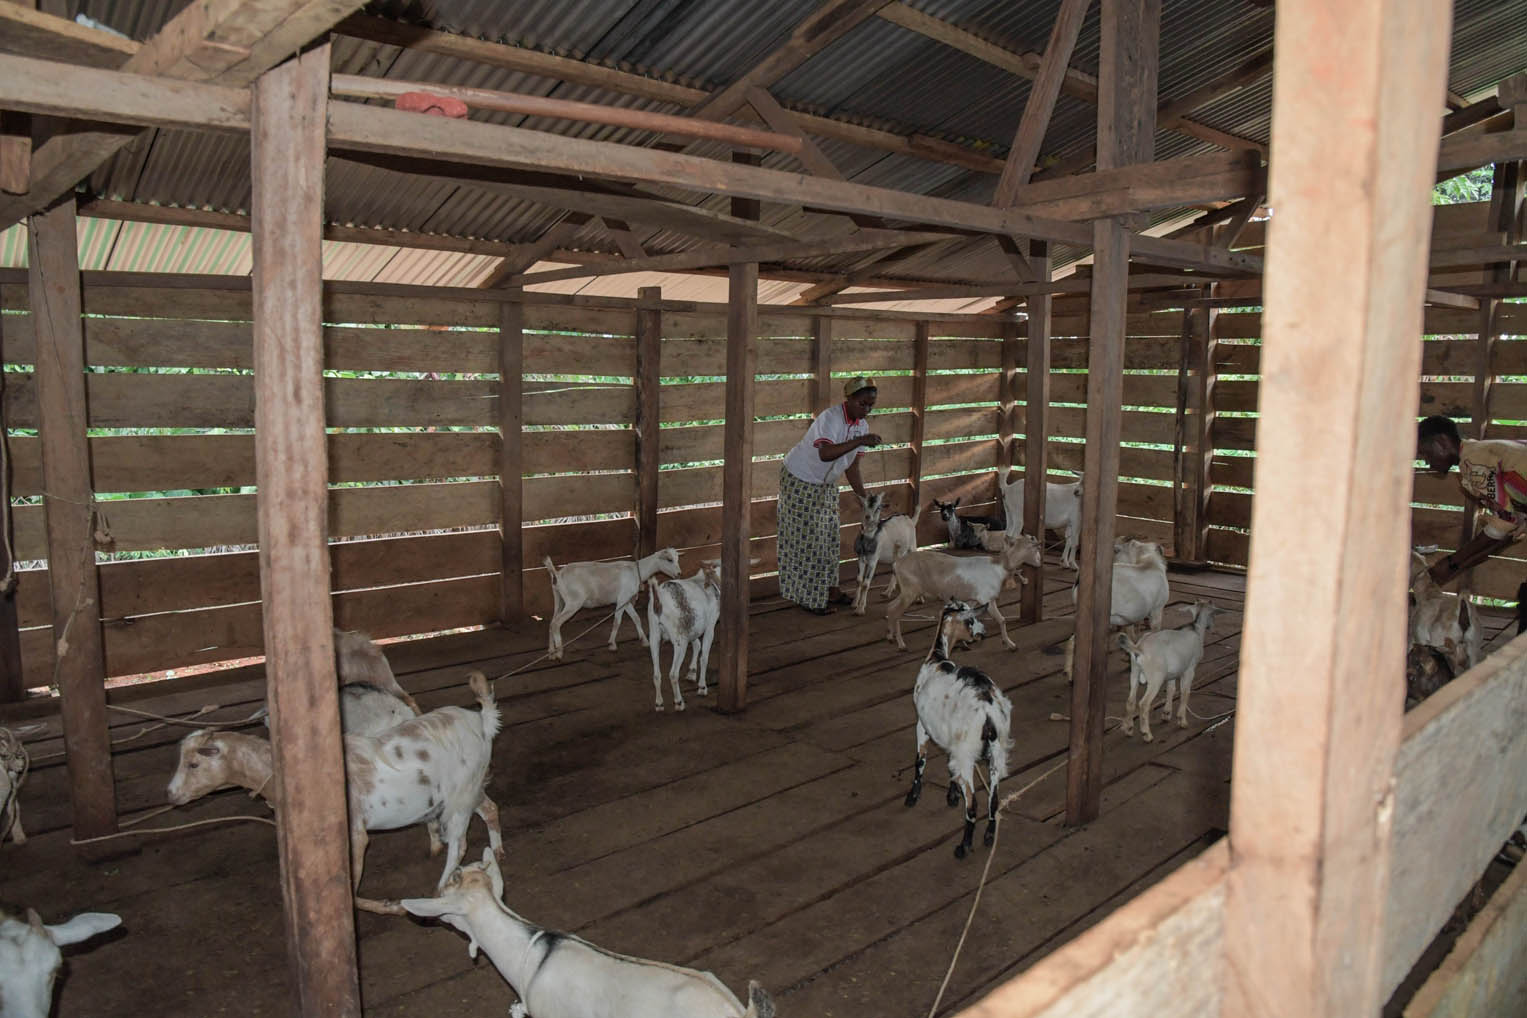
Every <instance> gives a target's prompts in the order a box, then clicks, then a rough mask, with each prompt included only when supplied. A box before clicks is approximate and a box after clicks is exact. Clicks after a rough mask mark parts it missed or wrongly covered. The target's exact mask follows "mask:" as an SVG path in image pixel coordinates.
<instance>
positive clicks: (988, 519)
mask: <svg viewBox="0 0 1527 1018" xmlns="http://www.w3.org/2000/svg"><path fill="white" fill-rule="evenodd" d="M959 504H960V500H959V499H955V500H954V501H953V502H940V501H939V500H938V499H934V500H933V511H934V512H936V513H938V515H939V518H940V519H942V520H943V521H944V526H945V528H946V529H947V530H948V531H949V547H950V548H951V549H952V550H954V551H961V550H969V549H979V548H980V547H981V539H980V538H979V537H977V536H976V532H975V529H974V524H977V523H981V524H985V526H986V529H987V530H1005V529H1006V528H1007V521H1006V520H1004V519H1003V518H1002V517H1000V516H959V515H957V514H956V513H955V509H956V508H957V507H958V506H959ZM1014 529H1015V530H1016V529H1017V528H1016V527H1014Z"/></svg>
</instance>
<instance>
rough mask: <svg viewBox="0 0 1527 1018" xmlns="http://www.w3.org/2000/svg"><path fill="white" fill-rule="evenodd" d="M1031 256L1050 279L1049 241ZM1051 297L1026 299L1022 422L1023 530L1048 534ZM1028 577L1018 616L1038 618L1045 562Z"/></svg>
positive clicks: (1033, 247) (1032, 247) (1036, 244)
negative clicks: (1026, 326)
mask: <svg viewBox="0 0 1527 1018" xmlns="http://www.w3.org/2000/svg"><path fill="white" fill-rule="evenodd" d="M1029 261H1030V263H1032V264H1033V265H1034V266H1036V268H1037V270H1038V274H1039V279H1038V280H1037V282H1042V283H1048V282H1049V281H1050V245H1049V244H1047V243H1045V242H1044V241H1042V240H1036V241H1031V242H1030V243H1029ZM1052 299H1053V298H1052V297H1051V296H1050V295H1049V294H1047V293H1045V294H1039V295H1037V296H1032V297H1030V298H1029V299H1028V304H1027V307H1028V312H1029V341H1028V357H1027V361H1026V363H1025V368H1026V370H1025V379H1024V381H1025V392H1024V408H1023V410H1024V422H1023V463H1024V466H1023V476H1024V477H1025V478H1026V480H1025V481H1024V484H1023V532H1024V533H1025V534H1030V535H1032V536H1034V537H1036V538H1038V539H1039V543H1040V544H1041V545H1043V544H1044V538H1045V493H1046V492H1047V491H1048V486H1049V483H1050V482H1049V476H1050V471H1049V467H1050V442H1049V438H1050V425H1049V408H1050V331H1051V329H1050V306H1051V301H1052ZM1025 568H1026V569H1027V571H1028V577H1029V582H1028V583H1027V584H1026V585H1025V586H1024V588H1023V596H1022V599H1021V600H1020V602H1019V616H1018V617H1019V618H1020V619H1021V620H1022V621H1024V622H1029V623H1034V622H1038V621H1040V620H1041V619H1043V618H1044V590H1045V572H1044V565H1043V563H1041V564H1040V565H1039V566H1037V567H1033V568H1029V567H1025Z"/></svg>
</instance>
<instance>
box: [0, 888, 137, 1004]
mask: <svg viewBox="0 0 1527 1018" xmlns="http://www.w3.org/2000/svg"><path fill="white" fill-rule="evenodd" d="M121 924H122V920H121V919H120V918H119V917H118V916H115V915H112V914H111V913H110V912H81V913H80V914H79V915H77V916H75V917H74V918H73V919H70V920H69V921H68V922H63V923H58V924H56V925H52V926H50V925H47V924H45V923H44V922H43V921H42V917H41V916H39V915H38V914H37V912H36V911H34V910H33V909H30V908H29V909H27V910H26V914H25V915H16V914H13V913H11V912H9V911H7V910H6V909H5V908H3V907H0V1016H4V1018H48V1015H49V1014H50V1013H51V1012H52V1010H53V981H54V980H55V979H57V978H58V971H59V969H61V968H62V967H63V964H64V958H63V955H62V954H61V953H60V952H59V950H58V949H59V948H60V947H68V946H69V945H70V944H78V943H80V942H81V941H84V940H89V939H90V938H91V937H93V936H95V935H96V934H98V933H105V932H106V931H107V930H112V929H116V928H117V927H118V926H120V925H121Z"/></svg>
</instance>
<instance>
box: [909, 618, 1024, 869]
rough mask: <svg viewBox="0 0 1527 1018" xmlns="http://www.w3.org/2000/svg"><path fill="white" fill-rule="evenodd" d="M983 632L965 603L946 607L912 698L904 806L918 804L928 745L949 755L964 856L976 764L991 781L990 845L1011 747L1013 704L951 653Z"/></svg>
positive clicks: (957, 852)
mask: <svg viewBox="0 0 1527 1018" xmlns="http://www.w3.org/2000/svg"><path fill="white" fill-rule="evenodd" d="M985 632H986V630H985V627H983V626H982V625H981V622H980V620H979V619H977V618H976V609H974V608H972V607H971V606H970V605H968V604H966V603H965V602H963V601H951V602H950V603H949V604H947V605H945V606H944V612H943V615H942V616H941V617H940V619H939V624H938V632H937V633H936V634H934V637H933V649H932V650H930V651H928V656H927V658H925V659H924V660H923V666H922V668H920V669H919V670H918V672H917V684H916V685H915V686H914V687H913V690H912V702H913V703H914V704H915V705H916V706H917V761H916V763H915V765H914V769H913V772H912V788H911V790H910V791H908V792H907V805H908V806H915V805H917V800H918V797H919V796H921V795H922V791H923V769H924V768H925V767H926V766H927V764H928V744H929V743H930V742H932V743H935V744H937V745H938V746H939V747H940V748H941V749H943V750H944V752H946V753H948V754H949V795H948V802H949V805H951V806H954V805H956V804H957V803H959V801H960V798H961V797H962V796H963V797H964V799H965V833H964V836H963V837H962V838H961V839H960V843H959V844H958V845H956V846H955V849H954V857H955V858H956V859H963V858H965V856H966V854H967V853H969V851H970V843H971V839H972V838H973V837H974V835H975V829H976V784H975V775H976V765H977V764H979V763H982V762H984V763H985V764H986V774H987V779H988V781H989V784H990V788H989V790H988V795H987V800H986V834H985V836H984V839H983V840H984V843H985V844H987V845H990V844H991V843H992V840H993V839H994V838H995V837H996V836H997V785H998V783H999V782H1000V781H1001V780H1002V778H1003V776H1004V775H1006V774H1007V751H1008V750H1009V749H1010V748H1012V741H1011V740H1010V739H1009V738H1008V731H1009V728H1010V725H1011V721H1012V715H1013V705H1012V703H1011V702H1009V701H1008V698H1007V697H1006V696H1004V695H1003V693H1002V691H1001V690H1000V689H998V688H997V686H996V683H994V682H992V680H991V676H989V675H987V674H986V673H985V672H983V671H981V670H980V669H979V668H971V667H969V666H966V665H958V664H956V663H955V662H953V661H951V660H950V659H949V652H950V651H951V650H953V649H954V647H955V645H957V644H959V643H961V642H973V641H975V640H978V639H980V638H981V637H982V636H983V635H984V634H985Z"/></svg>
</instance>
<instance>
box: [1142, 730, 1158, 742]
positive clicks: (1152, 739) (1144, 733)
mask: <svg viewBox="0 0 1527 1018" xmlns="http://www.w3.org/2000/svg"><path fill="white" fill-rule="evenodd" d="M1140 741H1141V742H1155V741H1156V737H1155V736H1154V735H1152V734H1151V733H1150V732H1147V731H1144V730H1142V731H1141V732H1140Z"/></svg>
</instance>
